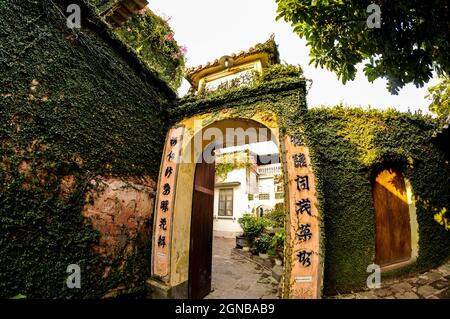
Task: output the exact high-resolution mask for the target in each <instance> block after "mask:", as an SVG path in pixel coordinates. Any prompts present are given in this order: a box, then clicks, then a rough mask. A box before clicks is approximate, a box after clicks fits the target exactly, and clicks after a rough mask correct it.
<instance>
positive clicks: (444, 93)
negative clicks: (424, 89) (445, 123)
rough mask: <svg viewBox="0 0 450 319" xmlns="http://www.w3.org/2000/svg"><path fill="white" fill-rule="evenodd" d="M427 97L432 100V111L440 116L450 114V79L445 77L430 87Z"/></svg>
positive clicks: (430, 106) (443, 116)
mask: <svg viewBox="0 0 450 319" xmlns="http://www.w3.org/2000/svg"><path fill="white" fill-rule="evenodd" d="M426 97H427V98H428V99H430V100H431V104H430V105H429V109H430V111H431V112H433V113H434V114H436V115H437V116H438V117H440V118H447V117H448V116H449V115H450V79H448V78H444V79H442V80H441V82H439V83H438V84H437V85H435V86H432V87H430V88H429V89H428V95H427V96H426Z"/></svg>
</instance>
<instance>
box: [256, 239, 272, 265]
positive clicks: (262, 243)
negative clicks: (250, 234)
mask: <svg viewBox="0 0 450 319" xmlns="http://www.w3.org/2000/svg"><path fill="white" fill-rule="evenodd" d="M271 245H272V237H271V236H270V235H268V234H262V235H261V236H260V237H258V238H257V239H256V240H255V246H256V249H257V250H258V253H259V257H261V258H263V259H267V258H269V256H268V254H267V252H268V250H269V249H270V247H271Z"/></svg>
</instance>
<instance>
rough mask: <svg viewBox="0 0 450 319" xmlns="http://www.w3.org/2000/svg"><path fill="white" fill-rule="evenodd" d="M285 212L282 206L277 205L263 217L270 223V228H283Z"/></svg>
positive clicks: (280, 204)
mask: <svg viewBox="0 0 450 319" xmlns="http://www.w3.org/2000/svg"><path fill="white" fill-rule="evenodd" d="M285 216H286V210H285V208H284V204H282V203H278V204H276V205H275V207H274V208H273V209H271V210H270V211H268V212H267V213H266V214H265V215H264V217H265V218H266V219H267V220H268V221H269V222H270V224H271V226H272V227H283V226H284V219H285Z"/></svg>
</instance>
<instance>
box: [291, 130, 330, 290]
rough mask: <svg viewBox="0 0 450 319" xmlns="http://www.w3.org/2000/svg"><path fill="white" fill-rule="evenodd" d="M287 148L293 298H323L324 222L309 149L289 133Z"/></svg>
mask: <svg viewBox="0 0 450 319" xmlns="http://www.w3.org/2000/svg"><path fill="white" fill-rule="evenodd" d="M284 151H285V161H286V163H285V165H286V170H287V184H288V185H287V186H288V194H289V196H288V199H287V201H288V209H289V223H288V225H289V229H288V231H289V236H287V238H289V242H287V243H286V244H287V245H290V247H291V256H290V260H289V261H288V262H290V263H291V264H290V274H287V275H288V276H289V285H290V288H291V290H290V293H289V297H291V298H307V299H311V298H320V287H321V280H322V278H321V256H320V222H319V211H318V209H317V196H316V180H315V177H314V174H313V170H312V165H311V159H310V156H309V149H308V147H306V146H305V145H304V144H303V143H302V142H301V141H300V140H299V139H295V138H290V137H288V136H286V137H285V139H284ZM288 269H289V268H288Z"/></svg>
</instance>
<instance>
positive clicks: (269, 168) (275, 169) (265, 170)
mask: <svg viewBox="0 0 450 319" xmlns="http://www.w3.org/2000/svg"><path fill="white" fill-rule="evenodd" d="M258 174H259V175H278V174H281V164H270V165H263V166H258Z"/></svg>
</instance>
